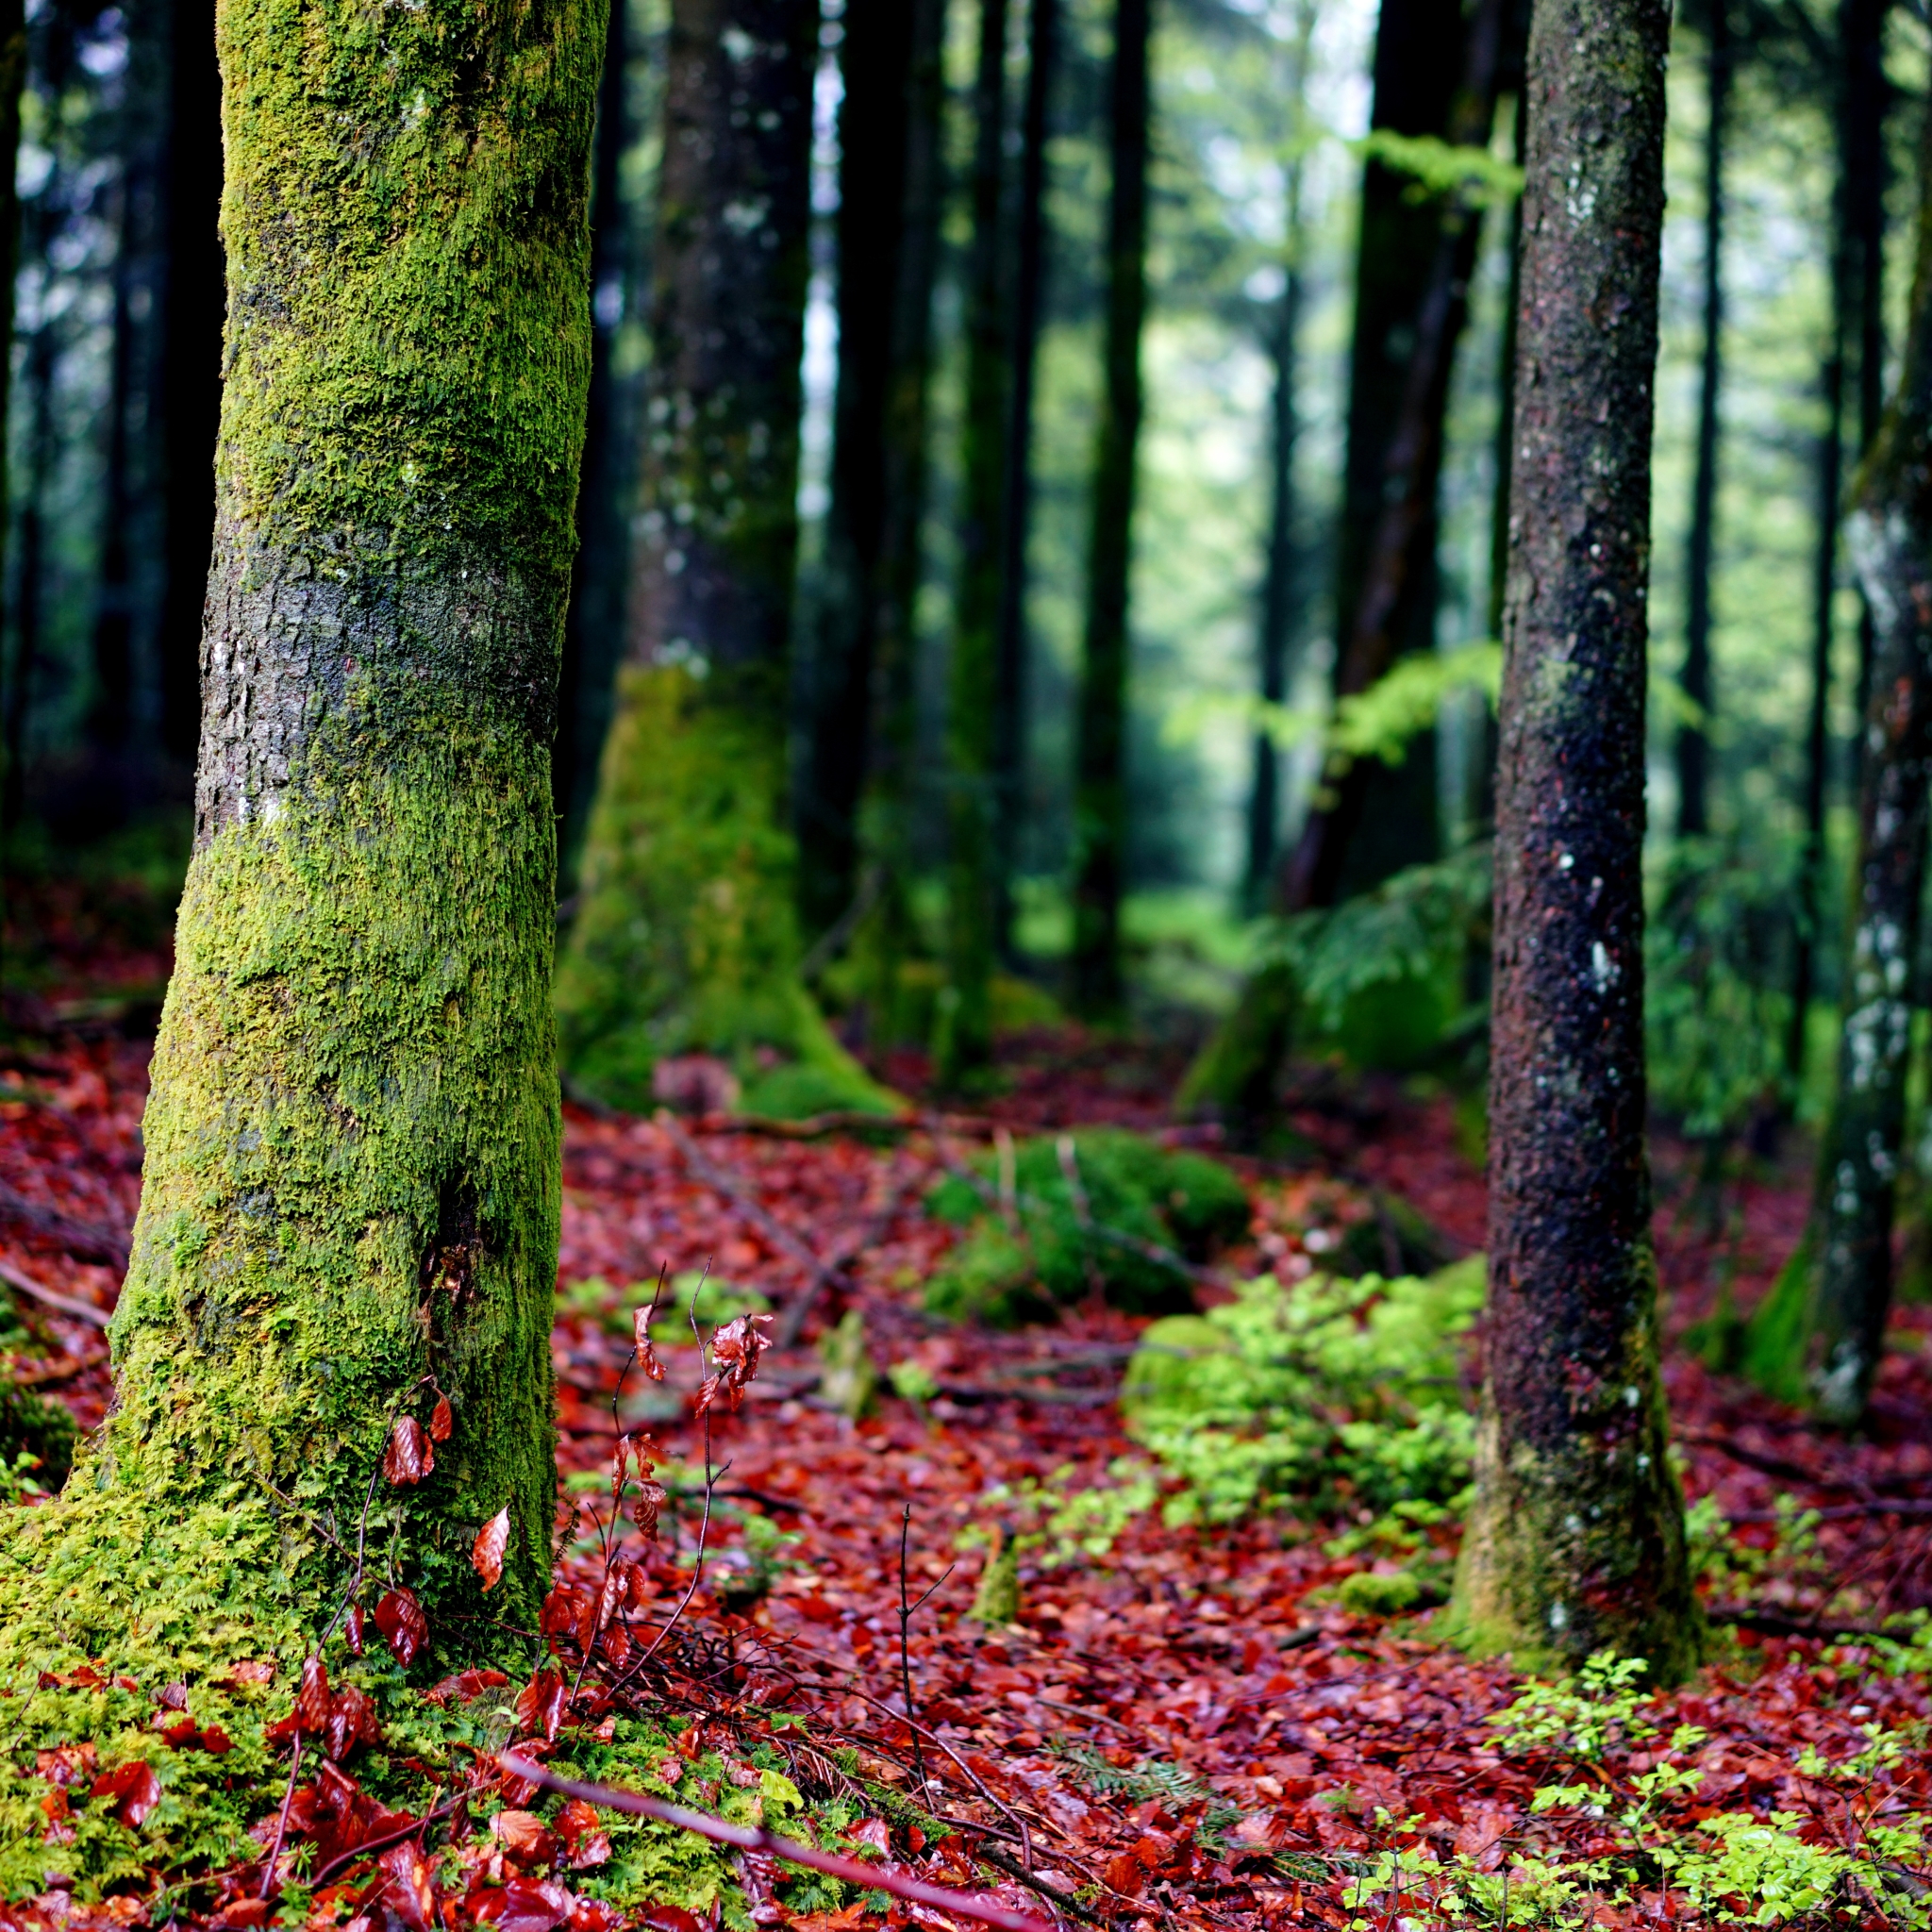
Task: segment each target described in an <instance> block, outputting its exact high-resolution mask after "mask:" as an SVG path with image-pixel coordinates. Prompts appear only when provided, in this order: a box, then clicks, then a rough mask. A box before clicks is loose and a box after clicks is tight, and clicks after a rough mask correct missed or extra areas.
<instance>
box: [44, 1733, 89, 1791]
mask: <svg viewBox="0 0 1932 1932" xmlns="http://www.w3.org/2000/svg"><path fill="white" fill-rule="evenodd" d="M98 1763H99V1759H98V1758H97V1757H96V1756H95V1751H94V1745H93V1740H92V1739H90V1740H88V1741H87V1742H86V1743H84V1744H58V1745H56V1746H55V1748H54V1749H53V1750H51V1751H36V1752H35V1753H34V1775H35V1776H36V1777H43V1778H45V1779H46V1781H47V1782H48V1783H49V1784H50V1785H77V1784H79V1783H80V1782H81V1781H82V1780H83V1779H85V1778H91V1777H92V1776H93V1774H94V1771H95V1769H96V1767H97V1765H98Z"/></svg>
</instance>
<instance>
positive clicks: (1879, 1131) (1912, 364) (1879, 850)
mask: <svg viewBox="0 0 1932 1932" xmlns="http://www.w3.org/2000/svg"><path fill="white" fill-rule="evenodd" d="M1919 165H1920V196H1921V199H1920V209H1919V230H1918V250H1917V260H1916V263H1915V267H1914V274H1913V279H1912V300H1911V313H1910V320H1909V322H1908V323H1907V338H1906V343H1905V363H1904V367H1903V368H1902V370H1901V371H1900V375H1899V387H1898V391H1897V393H1896V394H1895V395H1894V397H1893V399H1892V403H1891V407H1890V409H1889V410H1888V411H1887V414H1886V416H1885V419H1884V422H1883V424H1882V425H1881V427H1880V429H1879V433H1878V438H1877V441H1875V442H1874V445H1873V448H1872V451H1871V454H1870V455H1869V456H1868V458H1866V461H1865V464H1864V467H1863V469H1862V470H1861V472H1860V474H1859V477H1858V481H1857V485H1856V497H1855V501H1854V504H1853V508H1852V513H1851V517H1850V520H1849V522H1848V525H1847V529H1846V537H1847V541H1848V544H1849V547H1850V550H1851V554H1852V558H1853V560H1854V562H1855V564H1856V566H1857V573H1858V581H1859V585H1860V587H1861V588H1862V589H1863V591H1864V593H1865V601H1866V604H1867V606H1868V607H1869V608H1870V609H1871V611H1872V613H1873V617H1874V646H1875V650H1874V658H1873V678H1872V694H1871V699H1870V703H1869V707H1868V708H1867V711H1866V715H1865V733H1864V741H1865V756H1864V761H1863V775H1862V780H1861V783H1860V787H1859V800H1858V859H1857V870H1856V872H1855V874H1854V878H1855V881H1856V883H1855V889H1854V890H1855V899H1854V905H1853V916H1852V926H1851V935H1850V944H1849V948H1848V952H1849V958H1848V959H1847V961H1846V967H1845V991H1844V1008H1843V1017H1842V1020H1841V1023H1840V1042H1839V1066H1838V1089H1837V1093H1836V1096H1835V1099H1834V1102H1833V1106H1832V1112H1831V1120H1830V1123H1829V1124H1828V1125H1827V1127H1826V1129H1825V1133H1824V1140H1823V1141H1822V1143H1821V1145H1820V1148H1819V1158H1818V1173H1817V1179H1816V1182H1815V1184H1814V1188H1813V1193H1812V1210H1811V1228H1810V1232H1809V1234H1808V1236H1807V1240H1806V1241H1805V1243H1804V1245H1803V1246H1802V1247H1801V1248H1800V1250H1799V1252H1798V1254H1797V1255H1796V1256H1794V1257H1792V1260H1791V1262H1790V1265H1789V1266H1788V1267H1787V1268H1786V1270H1785V1273H1784V1274H1783V1275H1782V1276H1780V1278H1779V1280H1778V1283H1777V1285H1776V1287H1775V1288H1774V1291H1773V1292H1772V1294H1771V1295H1770V1297H1769V1298H1768V1299H1767V1301H1766V1302H1765V1303H1764V1305H1763V1306H1762V1307H1760V1308H1759V1309H1758V1311H1757V1314H1756V1315H1754V1316H1753V1318H1752V1321H1751V1324H1750V1329H1749V1331H1748V1332H1747V1335H1746V1339H1745V1359H1746V1366H1747V1367H1748V1368H1749V1369H1750V1370H1751V1371H1752V1373H1753V1374H1756V1375H1757V1378H1758V1379H1759V1380H1760V1381H1762V1382H1764V1383H1765V1384H1766V1385H1767V1386H1768V1387H1770V1388H1772V1389H1774V1390H1775V1391H1777V1392H1778V1393H1780V1394H1783V1395H1786V1396H1788V1397H1791V1398H1794V1399H1805V1400H1808V1401H1809V1403H1810V1404H1811V1406H1812V1407H1813V1408H1815V1409H1816V1411H1817V1412H1818V1413H1819V1414H1820V1415H1821V1416H1823V1417H1824V1418H1825V1419H1826V1420H1828V1421H1831V1422H1835V1423H1840V1424H1855V1423H1857V1421H1858V1420H1859V1419H1860V1418H1861V1417H1862V1416H1863V1414H1864V1410H1865V1404H1866V1399H1867V1397H1868V1396H1869V1394H1870V1392H1871V1387H1872V1380H1873V1377H1874V1374H1876V1373H1877V1368H1878V1361H1879V1357H1880V1353H1881V1351H1882V1348H1883V1345H1884V1340H1885V1320H1886V1314H1887V1312H1888V1310H1889V1308H1890V1304H1891V1287H1892V1279H1891V1275H1892V1267H1891V1233H1892V1221H1893V1211H1894V1208H1895V1196H1896V1188H1897V1177H1898V1173H1899V1170H1900V1168H1901V1167H1902V1166H1903V1165H1904V1164H1905V1162H1906V1161H1907V1158H1909V1157H1908V1156H1907V1152H1906V1149H1905V1146H1904V1141H1905V1113H1906V1081H1907V1068H1908V1065H1909V1059H1910V1052H1911V1017H1912V987H1911V978H1912V962H1913V961H1914V960H1915V959H1916V958H1918V943H1919V916H1920V908H1921V906H1922V904H1923V902H1924V878H1925V843H1926V819H1927V787H1928V776H1932V116H1928V117H1927V121H1926V125H1925V130H1924V135H1923V136H1922V142H1921V150H1920V164H1919Z"/></svg>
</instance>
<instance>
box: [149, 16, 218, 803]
mask: <svg viewBox="0 0 1932 1932" xmlns="http://www.w3.org/2000/svg"><path fill="white" fill-rule="evenodd" d="M169 20H170V45H169V49H168V146H167V160H166V167H167V182H166V190H165V192H166V195H167V241H168V258H167V270H166V283H165V288H164V294H163V301H162V314H161V374H160V408H161V440H162V453H163V454H162V473H163V475H164V476H165V477H166V482H167V488H166V494H165V498H164V505H163V511H162V518H163V527H162V537H161V542H162V563H163V567H164V575H163V582H162V591H161V610H160V631H159V640H158V662H159V670H160V700H161V743H162V746H163V748H164V749H165V750H166V752H167V753H168V756H169V757H170V758H174V759H175V760H176V761H178V762H179V763H180V764H182V765H192V763H193V762H194V753H195V743H196V741H197V739H198V738H199V736H200V732H201V638H202V614H203V609H204V607H205V606H206V604H207V601H208V533H209V531H210V530H211V529H212V528H213V526H214V509H215V432H216V429H217V426H218V425H219V422H220V418H221V408H222V308H223V294H224V277H223V272H222V235H221V213H222V141H221V126H222V123H221V113H222V80H221V74H220V71H219V69H218V68H217V66H216V64H215V9H214V7H213V6H212V5H211V4H210V0H173V5H172V7H171V8H170V12H169Z"/></svg>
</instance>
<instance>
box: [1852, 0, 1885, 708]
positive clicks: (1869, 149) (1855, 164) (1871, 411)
mask: <svg viewBox="0 0 1932 1932" xmlns="http://www.w3.org/2000/svg"><path fill="white" fill-rule="evenodd" d="M1890 6H1891V0H1839V41H1840V48H1841V50H1842V53H1843V58H1844V78H1843V92H1842V93H1841V95H1840V102H1841V116H1842V118H1841V120H1840V130H1839V138H1840V142H1841V143H1842V148H1841V152H1842V155H1843V168H1844V189H1845V200H1844V223H1845V229H1846V234H1847V238H1848V241H1849V243H1850V247H1851V256H1852V284H1853V288H1854V291H1855V299H1856V303H1857V344H1858V350H1857V370H1858V378H1857V379H1858V455H1859V456H1860V458H1863V457H1864V456H1865V454H1866V453H1867V452H1868V451H1869V450H1870V449H1871V447H1872V444H1873V442H1874V440H1875V439H1876V438H1877V435H1878V425H1879V423H1880V421H1881V419H1882V418H1883V416H1884V413H1885V188H1886V175H1887V172H1888V171H1887V168H1886V164H1885V139H1886V137H1885V123H1886V117H1887V113H1888V110H1889V109H1890V106H1891V84H1890V81H1888V80H1887V79H1886V77H1885V17H1886V15H1887V13H1888V12H1890ZM1873 624H1874V613H1873V611H1872V608H1871V606H1870V605H1869V604H1865V605H1863V606H1862V607H1861V608H1860V610H1859V613H1858V682H1857V715H1858V716H1859V717H1861V718H1862V717H1863V716H1864V715H1865V712H1866V709H1867V704H1868V700H1869V698H1870V695H1871V690H1872V654H1873V651H1874V629H1873Z"/></svg>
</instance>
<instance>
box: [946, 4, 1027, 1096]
mask: <svg viewBox="0 0 1932 1932" xmlns="http://www.w3.org/2000/svg"><path fill="white" fill-rule="evenodd" d="M1007 22H1008V9H1007V0H980V12H979V58H978V66H977V71H976V74H975V76H974V89H973V113H974V135H973V252H972V258H971V260H970V263H969V266H968V270H967V289H966V302H967V311H966V421H965V425H964V432H963V435H962V437H961V449H960V469H961V472H962V475H961V479H960V482H961V490H960V514H959V525H958V545H959V565H958V588H957V590H956V591H955V593H954V606H953V656H952V665H951V688H950V691H949V692H948V703H947V711H946V784H947V788H948V795H947V808H946V983H945V985H944V986H943V987H942V988H941V996H940V998H941V1004H940V1018H939V1025H938V1038H937V1039H936V1041H934V1047H935V1053H934V1059H935V1062H936V1068H937V1072H938V1075H939V1079H940V1082H941V1085H942V1086H945V1087H949V1088H955V1089H958V1088H961V1087H967V1086H971V1085H972V1084H974V1081H976V1080H977V1079H979V1078H981V1077H982V1076H983V1074H984V1072H985V1070H986V1068H987V1067H988V1066H989V1065H990V1063H991V1058H992V968H993V879H992V862H993V825H994V811H995V805H994V799H993V783H994V776H995V774H994V769H993V751H994V724H995V714H996V680H997V677H998V648H999V634H998V633H999V605H1000V497H1001V491H1002V489H1003V487H1004V484H1005V481H1006V474H1007V465H1006V439H1007V431H1008V426H1009V425H1008V391H1009V388H1010V375H1011V372H1010V369H1009V367H1008V332H1007V315H1006V294H1007V282H1008V277H1007V275H1006V274H1005V273H1004V270H1005V265H1006V264H1005V259H1004V250H1003V248H1002V245H1001V244H1002V240H1003V237H1002V232H1001V230H1002V223H1001V219H1000V216H1001V201H1002V192H1001V191H1002V186H1003V183H1004V178H1005V170H1004V167H1003V165H1002V163H1003V156H1004V153H1005V142H1006V101H1007V90H1006V66H1007Z"/></svg>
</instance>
